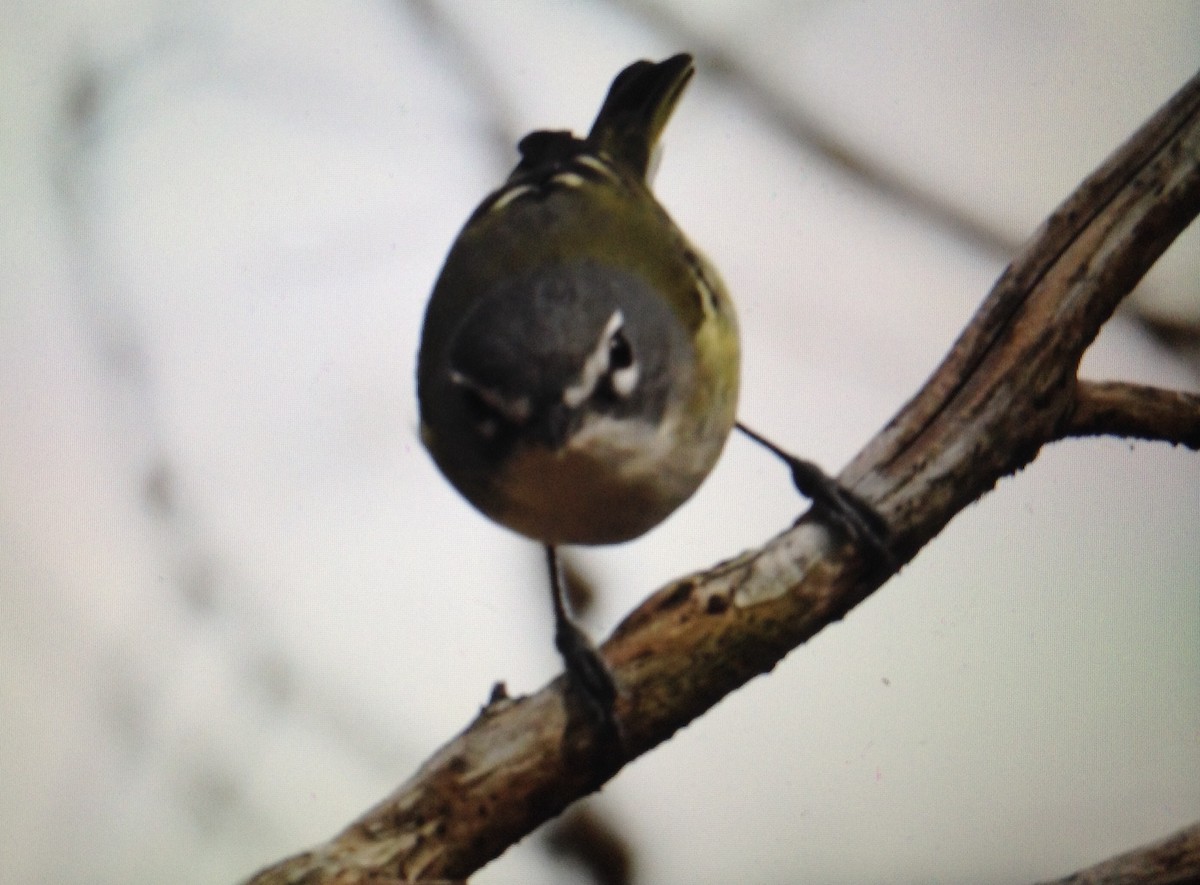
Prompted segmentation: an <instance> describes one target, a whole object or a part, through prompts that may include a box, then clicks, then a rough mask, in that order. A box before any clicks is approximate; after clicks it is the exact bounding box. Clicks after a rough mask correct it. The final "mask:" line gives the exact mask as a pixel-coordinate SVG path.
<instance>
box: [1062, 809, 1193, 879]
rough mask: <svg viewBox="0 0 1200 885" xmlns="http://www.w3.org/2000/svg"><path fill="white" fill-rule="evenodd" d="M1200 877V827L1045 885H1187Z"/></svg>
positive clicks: (1189, 829)
mask: <svg viewBox="0 0 1200 885" xmlns="http://www.w3.org/2000/svg"><path fill="white" fill-rule="evenodd" d="M1198 874H1200V824H1192V825H1191V826H1190V827H1188V828H1186V829H1183V830H1180V831H1179V832H1178V833H1175V834H1174V835H1171V836H1168V837H1167V838H1166V839H1163V840H1162V841H1160V842H1154V843H1152V844H1150V845H1143V846H1142V847H1141V848H1135V849H1134V850H1133V851H1129V852H1126V853H1125V854H1121V855H1118V856H1117V857H1114V858H1112V859H1111V860H1106V861H1104V862H1103V863H1098V864H1096V865H1095V866H1094V867H1088V868H1087V869H1086V870H1080V871H1079V872H1078V873H1073V874H1072V875H1070V876H1067V878H1065V879H1057V880H1055V881H1054V882H1043V883H1042V885H1187V883H1190V882H1195V881H1196V880H1197V875H1198Z"/></svg>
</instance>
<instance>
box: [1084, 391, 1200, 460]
mask: <svg viewBox="0 0 1200 885" xmlns="http://www.w3.org/2000/svg"><path fill="white" fill-rule="evenodd" d="M1060 433H1061V435H1062V436H1064V437H1067V436H1127V437H1134V438H1137V439H1156V440H1162V441H1163V442H1169V443H1176V444H1182V445H1185V446H1187V447H1188V448H1189V449H1192V450H1197V449H1200V396H1197V395H1196V394H1194V393H1185V392H1183V391H1179V390H1163V389H1162V388H1159V387H1147V386H1146V385H1144V384H1127V383H1124V382H1121V381H1108V382H1097V381H1080V382H1079V384H1078V386H1077V387H1076V389H1075V406H1074V408H1073V409H1072V410H1071V413H1070V415H1069V416H1068V417H1067V421H1066V423H1065V424H1063V426H1062V427H1061V428H1060Z"/></svg>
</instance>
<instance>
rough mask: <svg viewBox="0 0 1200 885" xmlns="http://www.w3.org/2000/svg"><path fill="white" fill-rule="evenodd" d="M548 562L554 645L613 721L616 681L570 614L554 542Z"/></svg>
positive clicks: (600, 709)
mask: <svg viewBox="0 0 1200 885" xmlns="http://www.w3.org/2000/svg"><path fill="white" fill-rule="evenodd" d="M546 564H547V565H548V566H549V567H550V594H551V596H552V597H553V599H554V646H555V648H557V649H558V653H559V654H560V655H562V659H563V664H564V666H565V667H566V669H567V676H568V677H569V678H570V679H571V681H572V682H573V683H574V684H575V685H576V686H577V687H578V688H579V689H580V690H582V692H583V694H584V696H585V697H586V698H587V699H588V700H589V701H590V702H591V703H592V705H593V706H594V707H595V708H596V710H597V711H598V712H599V713H600V718H601V719H602V720H603V721H604V722H605V723H606V724H609V725H612V724H613V718H612V717H613V702H614V701H615V700H616V699H617V686H616V683H615V682H613V678H612V674H611V673H610V672H609V671H608V667H607V666H606V665H605V663H604V661H602V660H601V659H600V655H599V654H598V653H597V652H596V647H595V646H594V645H592V641H591V640H590V639H588V637H587V634H586V633H584V632H583V630H581V629H580V628H579V627H578V626H576V624H575V622H574V621H572V620H571V616H570V615H568V614H567V605H566V589H567V588H566V580H565V578H564V577H563V572H562V566H561V564H560V563H559V561H558V551H557V550H556V549H555V548H554V546H553V545H551V544H547V545H546Z"/></svg>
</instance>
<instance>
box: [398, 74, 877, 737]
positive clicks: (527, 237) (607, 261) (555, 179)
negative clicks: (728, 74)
mask: <svg viewBox="0 0 1200 885" xmlns="http://www.w3.org/2000/svg"><path fill="white" fill-rule="evenodd" d="M694 70H695V69H694V66H693V63H692V57H691V56H690V55H687V54H679V55H675V56H672V57H671V58H668V59H666V60H665V61H661V62H657V63H655V62H650V61H637V62H634V63H633V64H631V65H629V66H628V67H627V68H625V69H624V70H623V71H621V72H620V73H619V74H618V75H617V77H616V79H615V80H614V81H613V83H612V86H611V87H610V88H609V92H608V96H607V97H606V98H605V100H604V103H603V105H602V106H601V108H600V111H599V113H598V114H597V116H596V120H595V122H594V123H593V124H592V128H591V131H590V132H589V133H588V135H587V137H586V138H578V137H576V136H575V135H573V134H572V133H570V132H565V131H547V130H538V131H535V132H531V133H530V134H529V135H526V136H525V137H524V138H523V139H521V142H520V144H519V145H518V150H519V152H520V161H519V162H518V163H517V166H516V168H515V169H514V170H513V171H512V173H511V174H510V175H509V177H508V180H507V181H505V183H504V184H503V185H502V186H501V187H500V188H499V189H498V190H496V191H495V192H493V193H492V194H490V195H489V196H488V197H487V198H486V199H484V201H483V202H482V203H481V204H480V205H479V207H478V208H477V209H476V210H475V212H474V213H473V214H472V215H471V217H470V218H469V219H468V220H467V223H466V225H465V226H464V227H463V229H462V231H461V232H460V233H459V235H458V238H457V239H456V240H455V242H454V245H453V246H452V247H451V249H450V253H449V255H448V256H447V257H446V262H445V265H444V266H443V267H442V271H441V275H440V276H439V278H438V281H437V283H436V284H435V286H434V290H433V294H432V296H431V297H430V300H429V304H428V307H427V309H426V313H425V320H424V326H423V329H422V333H421V346H420V353H419V355H418V359H417V397H418V401H419V405H420V413H421V438H422V441H423V442H424V444H425V447H426V448H427V449H428V450H429V453H430V454H431V455H432V457H433V459H434V461H435V462H436V463H437V466H438V467H439V468H440V470H441V471H442V473H443V474H444V475H445V476H446V478H447V479H448V480H449V481H450V483H451V484H452V485H453V486H454V487H455V488H456V489H458V491H459V492H460V493H461V494H462V495H463V496H464V497H465V498H466V499H467V500H468V501H469V502H471V504H473V505H474V506H475V507H476V508H478V509H479V510H480V511H482V512H483V513H484V514H485V515H486V516H488V517H489V518H491V519H492V520H494V521H495V522H497V523H499V524H501V525H503V526H507V527H508V528H510V529H512V530H514V531H516V532H519V533H520V534H522V535H525V536H527V537H529V538H532V539H534V540H536V541H539V542H541V543H542V544H543V545H544V546H545V550H546V557H547V564H548V566H549V571H550V584H551V595H552V598H553V603H554V615H555V645H556V647H557V648H558V650H559V652H560V654H561V655H562V657H563V661H564V664H565V666H566V670H567V672H568V674H569V675H570V677H571V678H572V679H573V680H574V683H575V684H576V685H577V686H578V687H579V688H581V689H582V690H583V691H584V693H585V696H586V697H587V698H588V699H590V700H591V701H592V702H593V703H594V705H595V706H596V707H597V708H598V709H599V710H600V711H601V713H602V715H603V716H604V717H605V718H609V717H610V716H611V709H612V705H613V703H614V701H615V698H616V695H617V691H616V686H615V684H614V682H613V679H612V676H611V674H610V673H609V671H608V669H607V667H606V666H605V665H604V663H603V661H602V660H601V659H600V657H599V655H598V654H597V652H596V650H595V648H594V647H593V645H592V643H591V642H590V640H589V639H588V638H587V636H586V635H585V634H584V633H583V631H582V630H580V629H579V628H578V627H577V626H576V625H575V624H574V623H573V621H572V620H571V618H570V616H569V615H568V613H567V609H566V603H565V601H564V582H563V578H562V575H561V568H560V564H559V561H558V556H557V548H558V547H559V546H560V545H564V544H616V543H620V542H622V541H628V540H631V539H633V538H636V537H639V536H640V535H642V534H644V533H645V532H647V531H649V530H650V529H651V528H653V527H654V526H656V525H658V524H659V523H660V522H661V521H662V520H664V519H665V518H666V517H667V516H668V515H670V514H671V513H672V512H673V511H674V510H675V509H676V508H678V507H679V506H680V505H681V504H683V502H684V501H686V500H687V499H688V498H689V497H691V495H692V493H693V492H695V491H696V489H697V488H698V487H699V486H700V484H701V483H702V482H703V481H704V479H705V477H707V476H708V474H709V472H710V471H711V470H712V468H713V466H714V465H715V464H716V461H717V459H718V457H719V456H720V454H721V450H722V449H723V448H724V446H725V441H726V440H727V439H728V437H729V435H730V433H731V431H732V429H733V428H734V426H735V425H736V426H738V427H739V429H741V430H742V431H743V432H744V433H745V434H746V435H747V436H749V437H750V438H752V439H754V440H755V441H756V442H759V443H761V444H762V445H764V446H766V447H767V448H768V449H770V450H771V451H772V452H774V453H775V454H776V455H778V456H779V457H781V458H783V459H784V460H785V462H787V463H788V465H789V466H790V467H791V469H792V474H793V481H794V482H795V483H796V485H797V487H798V488H799V489H800V491H801V492H802V493H804V494H805V495H807V496H808V497H810V498H812V499H813V502H814V506H818V507H821V508H822V509H823V510H824V511H826V512H827V513H828V514H829V517H830V519H831V521H832V522H834V523H836V525H837V526H839V527H840V528H841V529H843V530H845V531H847V532H848V533H849V534H851V535H852V536H854V537H856V538H859V539H861V540H864V542H865V543H866V544H867V545H868V546H870V547H872V548H881V547H882V544H883V541H882V537H883V535H884V533H885V531H886V526H885V525H884V523H883V521H882V520H881V519H880V518H879V517H878V516H877V515H876V514H875V513H874V511H873V510H871V508H869V507H868V506H867V505H865V504H864V503H862V502H861V501H859V500H858V499H857V498H855V497H854V496H853V495H852V494H851V493H850V492H848V491H847V490H845V489H844V488H842V487H841V486H840V485H839V484H838V483H837V482H836V481H835V480H833V479H831V478H830V477H828V476H827V475H826V474H825V473H824V472H822V471H821V470H820V469H819V468H818V467H816V466H815V465H813V464H811V463H810V462H807V461H802V460H800V459H798V458H795V457H793V456H791V455H789V454H788V453H787V452H785V451H783V450H782V449H780V448H778V447H776V446H775V445H774V444H773V443H771V442H769V441H768V440H766V439H764V438H762V437H761V436H759V435H758V434H756V433H754V432H753V431H751V430H749V429H748V428H746V427H744V426H743V425H740V424H738V423H737V420H736V412H737V399H738V383H739V362H740V351H739V339H738V327H737V319H736V316H735V313H734V308H733V304H732V302H731V301H730V298H729V295H728V294H727V292H726V290H725V286H724V284H723V283H722V282H721V279H720V277H719V276H718V275H717V273H716V271H715V270H714V269H713V267H712V265H710V264H709V262H708V261H707V260H706V259H705V258H704V257H703V256H702V255H701V253H700V252H699V251H698V250H697V249H696V248H695V247H694V246H693V245H692V244H691V243H690V242H689V240H688V239H687V237H685V236H684V234H683V233H682V232H681V231H680V230H679V228H678V227H676V225H675V223H674V222H673V221H672V220H671V218H670V216H668V215H667V212H666V210H665V209H663V207H662V206H661V205H660V204H659V202H658V201H657V200H656V199H655V197H654V195H653V194H652V193H651V191H650V187H649V185H648V183H647V169H648V167H649V165H650V160H651V157H652V154H653V153H654V149H655V147H656V145H657V143H658V140H659V136H660V135H661V134H662V131H663V128H664V127H665V126H666V123H667V120H668V119H669V118H670V116H671V113H672V111H674V109H675V105H676V103H677V102H678V101H679V98H680V96H681V95H682V93H683V90H684V88H685V87H686V86H687V84H688V81H689V80H690V79H691V77H692V75H693V72H694Z"/></svg>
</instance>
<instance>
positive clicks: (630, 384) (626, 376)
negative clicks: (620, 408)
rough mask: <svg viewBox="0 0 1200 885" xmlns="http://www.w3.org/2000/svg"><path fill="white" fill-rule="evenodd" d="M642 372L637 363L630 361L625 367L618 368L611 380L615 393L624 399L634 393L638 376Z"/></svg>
mask: <svg viewBox="0 0 1200 885" xmlns="http://www.w3.org/2000/svg"><path fill="white" fill-rule="evenodd" d="M640 374H641V373H640V372H639V371H638V364H637V363H630V364H629V365H628V366H626V367H625V368H623V369H617V370H616V371H615V372H613V373H612V376H611V377H610V378H609V382H610V383H611V384H612V389H613V393H615V394H616V395H617V396H619V397H621V398H622V399H624V398H625V397H627V396H629V395H630V394H631V393H633V391H634V388H636V387H637V383H638V377H639V375H640Z"/></svg>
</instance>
